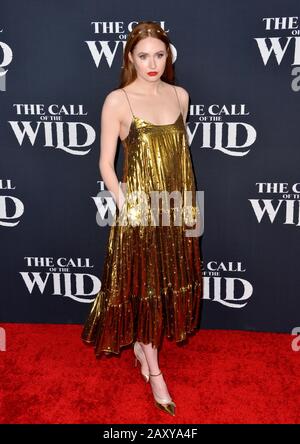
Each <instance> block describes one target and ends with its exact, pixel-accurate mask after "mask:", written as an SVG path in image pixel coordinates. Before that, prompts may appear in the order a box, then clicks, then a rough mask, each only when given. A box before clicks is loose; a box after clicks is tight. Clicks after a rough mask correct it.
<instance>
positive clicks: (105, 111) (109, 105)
mask: <svg viewBox="0 0 300 444" xmlns="http://www.w3.org/2000/svg"><path fill="white" fill-rule="evenodd" d="M119 109H120V104H119V100H118V94H116V92H115V91H112V92H111V93H109V94H108V95H107V96H106V98H105V101H104V103H103V107H102V112H101V137H100V158H99V169H100V173H101V176H102V178H103V181H104V183H105V186H106V188H107V189H108V190H109V191H110V192H111V193H112V196H113V198H114V200H115V202H116V205H117V206H118V208H119V210H121V208H122V206H123V203H124V201H125V197H124V194H123V192H122V189H121V188H120V186H119V180H118V177H117V175H116V172H115V168H114V161H115V155H116V149H117V143H118V137H119V133H120V120H119V115H118V110H119Z"/></svg>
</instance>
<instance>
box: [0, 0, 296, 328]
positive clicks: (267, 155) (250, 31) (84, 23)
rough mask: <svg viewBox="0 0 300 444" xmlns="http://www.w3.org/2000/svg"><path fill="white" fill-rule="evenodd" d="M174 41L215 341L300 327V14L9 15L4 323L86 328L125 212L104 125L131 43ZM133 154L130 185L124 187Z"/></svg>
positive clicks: (138, 11)
mask: <svg viewBox="0 0 300 444" xmlns="http://www.w3.org/2000/svg"><path fill="white" fill-rule="evenodd" d="M141 20H152V21H156V22H158V23H159V24H160V25H161V26H162V27H163V28H164V30H165V31H167V32H168V34H169V37H170V40H171V42H172V54H173V59H174V68H175V73H176V82H175V83H176V84H177V85H180V86H182V87H184V88H185V89H186V90H187V91H188V93H189V95H190V108H189V115H188V123H187V132H188V137H189V143H190V151H191V157H192V161H193V166H194V171H195V176H196V181H197V190H198V191H199V192H200V195H201V211H202V216H203V226H202V232H201V236H200V238H199V242H200V246H201V252H202V268H203V303H202V311H201V327H202V328H203V329H210V328H213V329H232V330H237V329H239V330H253V331H270V332H291V331H292V329H293V328H295V327H297V326H299V325H300V297H299V296H300V294H299V288H300V285H299V284H300V281H299V276H300V269H299V268H300V267H299V261H300V259H299V244H300V242H299V233H300V167H299V165H300V9H299V2H298V1H296V0H295V1H291V0H289V1H284V2H283V1H279V0H272V1H271V0H268V1H266V0H265V1H261V0H252V1H251V2H241V1H238V0H236V1H235V0H228V1H226V2H224V1H222V0H212V1H210V2H206V1H201V0H200V1H195V0H194V1H189V2H177V3H176V4H174V7H172V8H170V4H168V3H167V2H162V1H156V0H152V1H151V2H150V3H147V2H138V1H130V2H126V3H124V2H123V1H121V0H118V1H117V0H110V1H108V2H106V1H99V0H88V1H85V2H82V1H79V0H65V1H64V2H59V1H51V2H49V1H37V0H27V1H26V2H21V1H12V2H2V4H1V14H0V101H1V102H0V113H1V114H0V148H1V166H0V233H1V248H0V263H1V267H0V285H1V288H0V295H1V296H0V320H1V321H2V322H28V323H29V322H33V323H35V322H42V323H77V324H78V323H79V324H82V323H83V322H84V320H85V319H86V316H87V313H88V312H89V310H90V308H91V304H92V302H93V300H94V298H95V296H96V294H97V292H98V291H99V289H100V287H101V275H102V272H103V264H104V259H105V254H106V250H107V245H108V235H109V230H110V226H109V225H108V224H107V223H104V222H105V221H106V220H107V217H106V212H107V211H108V209H107V202H105V198H104V199H103V195H104V194H106V196H107V201H108V200H110V202H111V196H110V193H109V191H108V190H107V189H106V187H105V185H104V183H103V180H102V178H101V175H100V172H99V167H98V161H99V153H100V133H101V126H100V113H101V108H102V104H103V101H104V99H105V97H106V95H107V94H108V93H109V92H110V91H112V90H113V89H115V88H116V87H117V86H118V84H119V80H120V72H121V65H122V56H123V50H124V47H125V43H126V38H127V35H128V33H129V32H130V31H131V30H132V28H133V27H134V26H135V25H136V24H137V23H138V22H139V21H141ZM123 154H124V153H123V147H122V144H121V142H120V141H119V145H118V149H117V157H116V172H117V175H118V178H119V180H120V181H121V173H122V167H123Z"/></svg>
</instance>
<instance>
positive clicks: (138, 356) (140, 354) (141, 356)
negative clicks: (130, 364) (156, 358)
mask: <svg viewBox="0 0 300 444" xmlns="http://www.w3.org/2000/svg"><path fill="white" fill-rule="evenodd" d="M133 353H134V355H135V367H136V366H137V361H138V360H139V362H140V364H141V375H142V377H143V378H144V380H145V382H146V383H147V382H149V379H150V378H149V374H148V375H147V374H145V373H143V372H142V363H143V362H145V361H146V362H147V359H146V356H145V353H144V351H143V349H142V347H141V345H140V344H139V343H138V342H135V343H134V346H133ZM147 365H148V363H147ZM148 371H149V367H148Z"/></svg>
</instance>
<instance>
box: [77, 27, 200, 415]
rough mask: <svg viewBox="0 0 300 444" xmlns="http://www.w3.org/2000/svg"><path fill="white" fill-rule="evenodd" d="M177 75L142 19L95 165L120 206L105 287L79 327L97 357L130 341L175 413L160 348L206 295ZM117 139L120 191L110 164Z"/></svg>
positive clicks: (155, 32) (180, 336) (164, 45)
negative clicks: (120, 150) (121, 161)
mask: <svg viewBox="0 0 300 444" xmlns="http://www.w3.org/2000/svg"><path fill="white" fill-rule="evenodd" d="M173 78H174V71H173V64H172V53H171V48H170V40H169V38H168V36H167V33H166V32H165V31H164V30H163V29H162V28H161V27H160V26H159V25H158V24H156V23H155V22H150V21H147V22H140V23H139V24H138V25H136V26H135V27H134V28H133V30H132V32H131V33H130V34H129V36H128V39H127V43H126V47H125V51H124V59H123V66H122V76H121V83H120V85H119V88H117V89H116V90H114V91H112V92H111V93H109V94H108V95H107V97H106V99H105V101H104V104H103V108H102V114H101V151H100V160H99V167H100V172H101V176H102V178H103V180H104V183H105V185H106V186H107V188H108V189H109V191H110V192H111V193H112V195H113V198H114V200H115V202H116V206H117V209H116V219H115V223H114V224H113V225H112V226H111V228H110V234H109V240H108V251H107V254H106V259H105V263H104V272H103V276H102V280H101V283H102V286H101V290H100V291H99V293H98V294H97V296H96V299H95V301H94V303H93V306H92V308H91V311H90V313H89V315H88V318H87V320H86V322H85V324H84V328H83V332H82V339H83V341H84V342H85V343H87V344H93V345H94V347H95V353H96V356H97V357H100V356H101V354H102V353H104V354H110V353H117V354H119V353H120V348H121V347H124V346H126V345H129V344H132V345H133V352H134V357H135V365H137V361H139V362H140V364H141V374H142V376H143V378H144V380H145V381H146V382H149V381H150V386H151V389H152V393H153V396H154V402H155V405H156V406H157V407H158V408H159V409H161V410H163V411H165V412H167V413H169V414H171V415H174V414H175V402H174V401H173V400H172V398H171V396H170V393H169V391H168V388H167V385H166V382H165V379H164V376H163V374H162V372H161V370H160V368H159V363H158V348H159V346H160V344H161V341H162V339H163V336H167V338H168V339H175V341H176V342H177V343H180V342H182V341H184V340H186V339H187V334H191V333H193V332H194V331H195V329H197V328H198V327H199V326H198V322H199V314H200V299H201V293H202V273H201V265H200V263H201V262H200V247H199V220H200V218H199V214H200V212H199V209H198V206H197V202H196V188H195V177H194V174H193V170H192V163H191V157H190V152H189V145H188V138H187V132H186V127H185V120H186V117H187V112H188V102H189V98H188V93H187V92H186V90H185V89H184V88H182V87H179V86H175V85H174V84H173V83H174V80H173ZM154 122H155V123H154ZM170 122H171V123H170ZM118 138H120V139H121V141H122V145H123V147H124V166H123V177H122V186H121V187H120V186H119V183H118V178H117V176H116V173H115V170H114V159H115V153H116V146H117V142H118ZM124 184H125V188H126V192H125V188H124ZM161 192H163V193H165V194H163V193H162V194H159V193H161ZM174 192H175V194H174V195H173V196H175V198H174V197H173V198H172V193H174ZM155 193H156V196H157V194H159V196H168V204H167V205H166V202H165V200H166V199H165V198H164V197H163V204H162V206H161V205H160V203H161V200H160V199H159V205H158V206H157V200H156V201H155V202H156V204H155V205H156V206H155V205H154V204H153V201H151V204H150V196H151V197H152V196H153V195H155ZM178 196H179V197H180V198H179V204H178ZM149 204H150V205H149ZM178 215H179V218H178ZM158 219H159V220H158ZM178 220H179V221H180V222H181V223H178ZM191 227H194V228H193V229H191ZM195 227H196V228H195Z"/></svg>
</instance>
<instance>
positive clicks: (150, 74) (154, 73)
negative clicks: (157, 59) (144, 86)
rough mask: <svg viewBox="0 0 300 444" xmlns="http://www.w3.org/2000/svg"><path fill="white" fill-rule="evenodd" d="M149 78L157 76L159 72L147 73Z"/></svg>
mask: <svg viewBox="0 0 300 444" xmlns="http://www.w3.org/2000/svg"><path fill="white" fill-rule="evenodd" d="M147 74H148V76H156V74H158V72H157V71H149V72H147Z"/></svg>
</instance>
